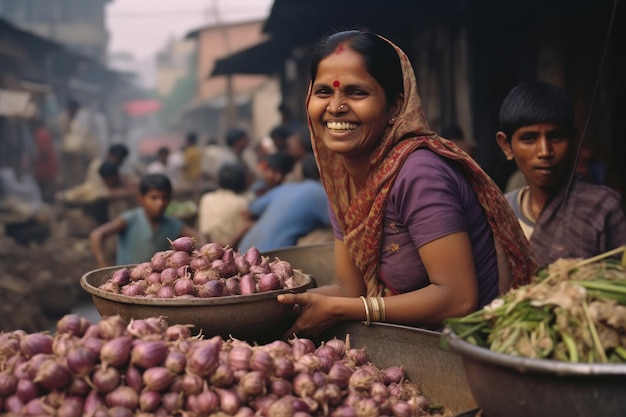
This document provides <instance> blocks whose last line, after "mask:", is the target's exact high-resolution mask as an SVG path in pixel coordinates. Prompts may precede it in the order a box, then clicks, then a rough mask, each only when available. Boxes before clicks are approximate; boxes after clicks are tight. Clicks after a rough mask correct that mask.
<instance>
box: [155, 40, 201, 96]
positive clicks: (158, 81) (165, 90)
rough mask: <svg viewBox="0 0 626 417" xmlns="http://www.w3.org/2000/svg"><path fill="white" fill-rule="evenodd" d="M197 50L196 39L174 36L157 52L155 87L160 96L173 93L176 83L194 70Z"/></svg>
mask: <svg viewBox="0 0 626 417" xmlns="http://www.w3.org/2000/svg"><path fill="white" fill-rule="evenodd" d="M195 52H196V42H195V41H194V40H192V39H175V38H172V39H170V40H169V41H168V43H167V45H165V47H164V48H163V50H161V51H160V52H159V53H158V54H157V57H156V71H155V72H156V74H155V86H154V88H155V90H156V92H157V94H158V95H159V96H161V97H164V96H168V95H169V94H171V93H172V91H173V90H174V88H175V87H176V83H177V82H178V81H179V80H181V79H182V78H184V77H185V76H187V75H188V74H189V73H190V72H192V71H191V69H192V66H193V65H195Z"/></svg>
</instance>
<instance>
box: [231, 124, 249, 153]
mask: <svg viewBox="0 0 626 417" xmlns="http://www.w3.org/2000/svg"><path fill="white" fill-rule="evenodd" d="M247 135H248V134H247V133H246V131H245V130H243V129H240V128H238V127H233V128H231V129H229V130H228V132H226V145H228V147H230V148H232V147H233V146H235V144H236V143H237V141H238V140H239V139H241V138H243V137H244V136H247Z"/></svg>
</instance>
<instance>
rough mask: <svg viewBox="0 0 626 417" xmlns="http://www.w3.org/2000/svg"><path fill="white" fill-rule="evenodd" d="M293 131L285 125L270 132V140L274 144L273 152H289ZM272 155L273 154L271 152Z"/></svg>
mask: <svg viewBox="0 0 626 417" xmlns="http://www.w3.org/2000/svg"><path fill="white" fill-rule="evenodd" d="M290 134H291V131H290V130H289V129H287V127H286V126H284V125H278V126H275V127H274V128H273V129H272V130H270V135H269V136H270V138H271V139H272V143H273V144H274V147H273V152H287V140H288V139H289V136H290ZM270 153H272V152H270Z"/></svg>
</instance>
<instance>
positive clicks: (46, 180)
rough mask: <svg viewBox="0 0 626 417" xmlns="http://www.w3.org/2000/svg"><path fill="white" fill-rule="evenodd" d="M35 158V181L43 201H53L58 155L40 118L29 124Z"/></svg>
mask: <svg viewBox="0 0 626 417" xmlns="http://www.w3.org/2000/svg"><path fill="white" fill-rule="evenodd" d="M31 126H32V131H33V136H34V139H35V146H36V148H37V156H36V159H35V162H34V164H35V179H36V180H37V183H38V184H39V188H40V189H41V195H42V198H43V200H44V201H46V202H48V203H50V202H52V201H53V200H54V194H55V192H56V191H57V175H58V171H59V155H58V153H57V151H56V148H55V147H54V140H53V139H52V135H51V134H50V131H49V130H48V128H47V127H46V125H45V124H44V122H43V120H42V119H41V118H38V117H36V118H34V119H33V120H32V122H31Z"/></svg>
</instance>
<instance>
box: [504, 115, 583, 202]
mask: <svg viewBox="0 0 626 417" xmlns="http://www.w3.org/2000/svg"><path fill="white" fill-rule="evenodd" d="M496 139H497V141H498V145H500V148H501V149H502V151H503V152H504V155H505V156H506V157H507V158H508V159H513V160H515V163H516V164H517V167H518V168H519V170H520V171H521V172H522V173H523V174H524V177H525V178H526V182H527V183H528V185H530V186H531V187H532V186H534V187H537V188H539V189H546V190H549V189H552V188H553V187H554V186H555V185H557V184H558V183H559V182H560V181H561V180H562V179H563V178H564V176H565V175H569V173H570V169H571V166H570V165H571V164H570V147H571V137H570V136H569V134H568V133H567V131H566V130H565V129H563V128H561V127H560V126H557V125H554V124H551V123H539V124H534V125H529V126H524V127H521V128H519V129H517V130H516V131H515V132H514V133H513V137H512V138H510V141H509V140H507V137H506V135H505V134H504V132H498V133H497V134H496Z"/></svg>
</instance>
